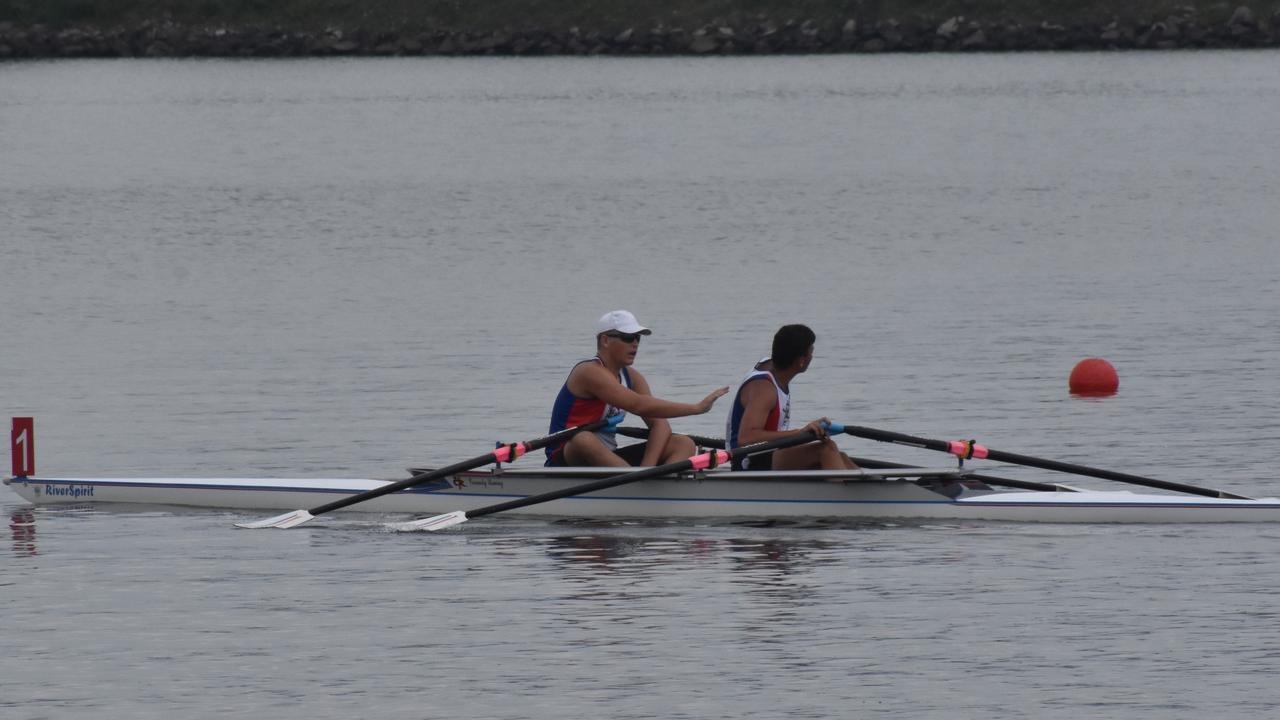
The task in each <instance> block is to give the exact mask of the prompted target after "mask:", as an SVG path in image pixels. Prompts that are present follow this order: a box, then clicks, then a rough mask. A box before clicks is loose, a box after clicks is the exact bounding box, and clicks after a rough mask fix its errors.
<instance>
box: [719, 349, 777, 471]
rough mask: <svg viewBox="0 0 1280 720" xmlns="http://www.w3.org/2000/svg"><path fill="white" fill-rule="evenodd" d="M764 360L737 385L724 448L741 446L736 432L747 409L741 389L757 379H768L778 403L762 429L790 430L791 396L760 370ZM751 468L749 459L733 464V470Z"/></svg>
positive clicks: (730, 410) (774, 379)
mask: <svg viewBox="0 0 1280 720" xmlns="http://www.w3.org/2000/svg"><path fill="white" fill-rule="evenodd" d="M768 360H769V358H764V359H762V360H761V361H760V362H758V363H756V367H755V368H753V369H752V370H751V372H749V373H747V376H746V377H745V378H743V379H742V382H741V383H739V384H738V390H737V392H735V393H734V394H733V403H732V404H731V405H729V421H728V422H727V423H726V424H725V429H724V439H725V448H727V449H729V450H733V449H734V448H736V447H739V446H740V445H741V443H740V442H738V431H739V430H740V426H741V425H742V416H743V415H744V414H745V413H746V411H747V408H746V406H744V405H743V404H742V389H743V388H744V387H746V386H747V383H749V382H755V381H756V380H757V379H758V378H768V379H769V382H771V383H773V389H774V391H776V392H777V393H778V402H777V403H776V404H775V405H774V406H773V409H772V410H770V411H769V417H768V418H767V419H765V423H764V429H765V430H769V431H771V432H781V431H784V430H790V429H791V395H789V394H788V393H786V392H783V390H782V386H781V385H779V384H778V380H777V379H776V378H774V377H773V373H771V372H769V371H768V370H761V369H760V365H762V364H763V363H765V362H766V361H768ZM750 467H751V458H750V457H744V458H738V459H737V460H735V461H734V463H733V469H735V470H748V469H750Z"/></svg>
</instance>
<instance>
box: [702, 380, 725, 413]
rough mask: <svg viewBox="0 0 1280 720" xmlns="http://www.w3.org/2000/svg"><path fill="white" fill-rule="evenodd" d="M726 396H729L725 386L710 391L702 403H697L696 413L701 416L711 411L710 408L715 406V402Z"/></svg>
mask: <svg viewBox="0 0 1280 720" xmlns="http://www.w3.org/2000/svg"><path fill="white" fill-rule="evenodd" d="M727 394H729V386H727V385H726V386H725V387H722V388H717V389H715V390H712V391H711V394H710V395H708V396H706V397H704V398H702V402H700V403H698V413H699V414H701V413H705V412H709V411H710V410H711V406H712V405H715V404H716V401H717V400H719V399H720V398H722V397H724V396H725V395H727Z"/></svg>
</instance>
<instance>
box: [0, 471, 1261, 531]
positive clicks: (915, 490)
mask: <svg viewBox="0 0 1280 720" xmlns="http://www.w3.org/2000/svg"><path fill="white" fill-rule="evenodd" d="M736 475H741V474H738V473H733V474H731V473H728V472H715V471H713V472H710V473H704V474H699V475H683V476H672V477H667V478H658V479H653V480H644V481H640V482H636V483H629V484H626V485H621V486H618V487H614V488H610V489H607V490H602V491H598V492H594V493H588V494H585V495H578V496H573V497H567V498H562V499H559V500H554V501H551V502H547V503H540V504H536V505H530V506H528V507H523V508H518V509H516V510H512V511H510V512H511V514H523V515H540V516H560V517H587V518H605V517H632V518H805V517H807V518H848V519H859V518H865V519H909V518H919V519H937V520H973V521H988V520H990V521H1011V522H1057V523H1220V522H1280V499H1275V498H1267V499H1262V500H1230V499H1218V498H1205V497H1198V496H1184V495H1162V494H1161V495H1157V494H1140V493H1133V492H1127V491H1119V492H1103V491H1091V490H1089V491H1080V492H1003V491H999V492H993V491H991V490H990V489H989V488H981V487H978V488H977V489H975V488H974V486H973V484H969V486H968V487H966V486H965V485H963V484H960V483H955V482H952V483H950V484H949V485H937V484H930V483H918V482H915V481H911V480H905V479H883V478H882V479H871V480H854V481H850V480H845V481H837V482H832V481H829V480H823V479H815V478H813V477H790V478H788V477H786V476H785V475H783V474H779V473H772V474H763V473H752V474H751V475H753V476H754V477H746V478H739V477H735V476H736ZM762 475H765V476H764V477H761V476H762ZM590 479H591V478H590V477H589V476H587V475H583V474H578V475H568V476H555V475H551V474H546V473H542V474H532V475H526V476H518V475H515V474H505V473H502V472H496V473H495V472H473V473H461V474H458V475H455V476H451V477H448V478H444V479H441V480H438V481H434V482H430V483H427V484H425V485H422V486H417V487H413V488H409V489H407V490H403V491H400V492H396V493H390V494H387V495H384V496H381V497H378V498H375V499H373V500H369V501H366V502H362V503H358V504H355V505H352V506H350V507H348V508H345V509H344V511H362V512H373V513H405V514H412V515H424V514H437V513H447V512H453V511H457V510H462V511H471V510H476V509H479V508H482V507H485V506H487V505H493V504H496V503H500V502H504V501H507V500H512V499H517V498H523V497H529V496H533V495H539V494H542V493H547V492H552V491H555V490H560V489H564V488H568V487H573V486H575V485H581V484H583V483H586V482H589V481H590ZM5 482H6V484H8V485H9V487H11V488H12V489H13V490H14V491H15V492H17V493H18V495H20V496H21V497H23V498H24V499H25V500H27V501H29V502H31V503H34V504H36V505H59V504H76V505H82V504H90V503H92V504H109V503H127V504H149V505H177V506H188V507H205V508H231V509H242V510H254V511H269V510H291V509H299V508H312V507H318V506H320V505H324V504H326V503H329V502H332V501H334V500H338V499H341V498H343V497H348V496H351V495H355V494H358V493H361V492H365V491H368V490H372V489H374V488H377V487H381V486H383V485H385V484H387V483H389V482H391V481H386V480H371V479H306V480H301V479H278V478H37V477H31V478H23V477H18V478H11V479H8V480H6V481H5ZM956 493H958V494H956ZM952 494H956V496H955V497H950V495H952Z"/></svg>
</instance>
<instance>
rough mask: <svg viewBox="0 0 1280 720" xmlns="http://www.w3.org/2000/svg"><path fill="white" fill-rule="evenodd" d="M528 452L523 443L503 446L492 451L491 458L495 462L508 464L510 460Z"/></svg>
mask: <svg viewBox="0 0 1280 720" xmlns="http://www.w3.org/2000/svg"><path fill="white" fill-rule="evenodd" d="M513 451H514V452H513ZM528 451H529V449H528V448H527V447H525V444H524V443H516V444H515V445H503V446H502V447H500V448H498V449H497V450H494V451H493V457H494V458H495V459H496V460H497V462H509V461H511V460H516V459H518V458H519V457H520V456H521V455H523V454H525V453H526V452H528Z"/></svg>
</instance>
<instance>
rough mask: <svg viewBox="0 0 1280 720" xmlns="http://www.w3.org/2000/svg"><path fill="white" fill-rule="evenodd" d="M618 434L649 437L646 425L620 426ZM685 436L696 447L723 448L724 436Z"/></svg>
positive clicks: (641, 438) (642, 437)
mask: <svg viewBox="0 0 1280 720" xmlns="http://www.w3.org/2000/svg"><path fill="white" fill-rule="evenodd" d="M618 434H619V435H625V436H627V437H630V438H637V439H639V440H648V439H649V428H647V427H620V428H618ZM686 437H688V438H689V439H690V440H692V441H693V444H694V445H697V446H698V447H702V448H719V449H721V450H723V449H724V438H713V437H707V436H705V435H686Z"/></svg>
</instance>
